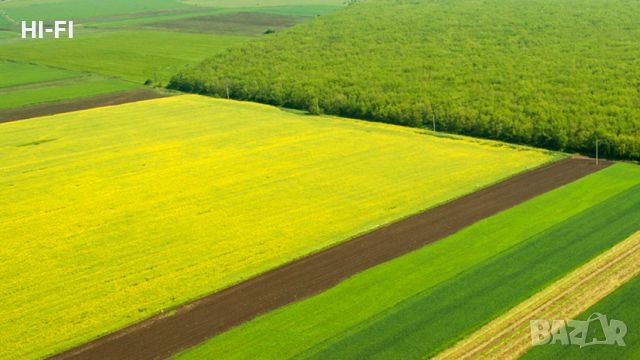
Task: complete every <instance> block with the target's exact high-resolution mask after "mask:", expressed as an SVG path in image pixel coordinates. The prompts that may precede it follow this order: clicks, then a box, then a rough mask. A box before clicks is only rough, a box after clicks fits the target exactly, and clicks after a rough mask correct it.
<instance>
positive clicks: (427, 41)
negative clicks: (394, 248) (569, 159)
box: [169, 0, 640, 160]
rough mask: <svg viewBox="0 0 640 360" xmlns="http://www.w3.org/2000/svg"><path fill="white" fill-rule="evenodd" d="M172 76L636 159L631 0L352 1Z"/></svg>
mask: <svg viewBox="0 0 640 360" xmlns="http://www.w3.org/2000/svg"><path fill="white" fill-rule="evenodd" d="M169 86H170V87H171V88H174V89H179V90H182V91H187V92H195V93H201V94H209V95H213V96H217V97H226V96H227V89H228V91H229V95H230V97H231V98H233V99H240V100H250V101H257V102H262V103H267V104H272V105H277V106H285V107H291V108H297V109H305V110H309V111H311V112H312V113H315V112H318V111H320V112H324V113H327V114H334V115H340V116H346V117H352V118H358V119H366V120H373V121H380V122H388V123H394V124H402V125H408V126H418V127H429V128H430V127H431V126H432V121H433V120H434V119H435V122H436V127H437V130H439V131H445V132H450V133H457V134H465V135H471V136H477V137H483V138H490V139H496V140H503V141H508V142H512V143H518V144H529V145H534V146H539V147H544V148H548V149H553V150H565V151H578V152H583V153H588V154H591V153H594V152H595V141H596V139H598V140H599V143H600V153H601V154H602V155H604V156H607V157H611V158H623V159H635V160H639V159H640V1H638V0H554V1H550V0H475V1H470V0H369V1H365V2H357V3H355V4H353V5H351V6H349V7H347V8H346V9H344V10H339V11H336V12H335V13H332V14H329V15H324V16H320V17H318V18H316V19H314V20H313V21H310V22H308V23H306V24H301V25H298V26H296V27H293V28H291V29H288V30H285V31H283V32H280V33H276V34H270V35H265V36H263V37H262V38H260V39H258V40H256V41H252V42H249V43H246V44H243V45H241V46H238V47H234V48H232V49H230V50H229V51H227V52H226V53H224V54H221V55H220V56H216V57H214V58H211V59H208V60H206V61H204V62H202V63H201V64H199V65H198V66H192V67H187V68H184V69H182V70H181V71H180V72H179V73H178V74H177V75H175V76H174V77H173V79H172V80H171V83H170V85H169Z"/></svg>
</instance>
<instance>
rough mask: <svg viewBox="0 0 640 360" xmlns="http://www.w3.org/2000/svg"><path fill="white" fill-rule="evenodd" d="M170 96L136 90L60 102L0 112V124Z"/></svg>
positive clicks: (153, 91)
mask: <svg viewBox="0 0 640 360" xmlns="http://www.w3.org/2000/svg"><path fill="white" fill-rule="evenodd" d="M166 96H170V95H168V94H163V93H161V92H158V91H155V90H152V89H138V90H129V91H122V92H117V93H111V94H104V95H97V96H91V97H86V98H80V99H72V100H62V101H55V102H48V103H42V104H35V105H28V106H22V107H18V108H12V109H4V110H0V124H2V123H7V122H11V121H17V120H24V119H31V118H34V117H40V116H50V115H56V114H62V113H67V112H72V111H79V110H87V109H93V108H97V107H103V106H111V105H121V104H126V103H131V102H136V101H143V100H151V99H157V98H161V97H166Z"/></svg>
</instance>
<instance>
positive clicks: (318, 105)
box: [316, 98, 320, 115]
mask: <svg viewBox="0 0 640 360" xmlns="http://www.w3.org/2000/svg"><path fill="white" fill-rule="evenodd" d="M316 111H318V115H320V104H319V103H318V98H316Z"/></svg>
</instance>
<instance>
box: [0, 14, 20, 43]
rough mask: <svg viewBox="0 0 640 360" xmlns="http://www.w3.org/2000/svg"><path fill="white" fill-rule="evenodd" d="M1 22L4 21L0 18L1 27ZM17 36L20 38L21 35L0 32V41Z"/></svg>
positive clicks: (0, 24)
mask: <svg viewBox="0 0 640 360" xmlns="http://www.w3.org/2000/svg"><path fill="white" fill-rule="evenodd" d="M2 20H4V19H3V18H1V17H0V26H2V25H3V24H2ZM8 25H9V24H8ZM17 36H22V35H20V34H18V33H15V32H10V31H0V39H5V38H10V37H17Z"/></svg>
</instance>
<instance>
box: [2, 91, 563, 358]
mask: <svg viewBox="0 0 640 360" xmlns="http://www.w3.org/2000/svg"><path fill="white" fill-rule="evenodd" d="M499 145H500V144H495V143H489V142H475V141H474V140H468V141H466V140H451V139H445V138H439V137H433V136H427V135H424V134H420V133H418V132H414V131H407V130H405V129H403V128H397V127H392V126H382V125H370V124H367V123H362V122H354V121H348V120H342V119H337V118H331V117H327V118H317V117H306V116H298V115H294V114H291V113H288V112H283V111H280V110H278V109H276V108H273V107H268V106H263V105H255V104H246V103H238V102H230V101H223V100H214V99H210V98H205V97H199V96H179V97H173V98H167V99H160V100H152V101H146V102H139V103H135V104H128V105H122V106H116V107H108V108H101V109H94V110H88V111H81V112H75V113H69V114H64V115H58V116H51V117H46V118H38V119H33V120H25V121H18V122H13V123H6V124H2V125H0V158H2V159H3V161H2V165H1V166H0V173H1V174H2V176H0V224H3V225H2V226H0V238H2V239H4V241H3V247H2V248H0V258H1V259H2V261H3V267H2V272H1V273H0V281H1V282H2V283H3V287H2V288H1V290H0V293H1V294H2V295H0V297H2V298H4V299H6V301H5V302H3V306H2V307H1V308H0V317H1V318H3V319H4V320H3V321H2V322H1V323H0V334H1V335H0V349H1V350H0V357H11V356H13V357H15V358H21V359H22V358H39V357H42V356H44V355H47V354H51V353H54V352H59V351H61V350H64V349H66V348H69V347H71V346H73V345H77V344H79V343H82V342H85V341H87V340H90V339H92V338H94V337H96V336H98V335H100V334H103V333H105V332H108V331H111V330H115V329H117V328H120V327H122V326H125V325H127V324H130V323H133V322H135V321H138V320H141V319H143V318H147V317H149V316H150V315H153V314H156V313H159V312H160V310H161V309H167V308H168V307H171V306H175V305H177V304H180V303H184V302H186V301H188V300H191V299H194V298H197V297H200V296H202V295H204V294H208V293H211V292H213V291H215V290H218V289H221V288H223V287H226V286H229V285H230V284H233V283H236V282H238V281H241V280H242V279H246V278H248V277H250V276H253V275H256V274H258V273H261V272H263V271H266V270H267V269H270V268H273V267H275V266H278V265H281V264H282V263H284V262H287V261H291V260H293V259H295V258H298V257H301V256H304V255H306V254H309V253H310V252H313V251H315V250H319V249H321V248H324V247H326V246H329V245H332V244H335V243H337V242H340V241H343V240H346V239H348V238H350V237H352V236H355V235H357V234H359V233H362V232H363V231H367V230H370V229H373V228H376V227H379V226H381V225H382V224H385V223H388V222H390V221H393V220H397V219H399V218H402V217H404V216H407V215H409V214H412V213H416V212H418V211H420V210H423V209H425V208H428V207H432V206H434V205H436V204H439V203H442V202H443V201H446V200H448V199H452V198H455V197H459V196H461V195H463V194H466V193H469V192H472V191H474V190H475V189H477V188H478V187H482V186H485V185H487V184H489V183H493V182H495V181H498V180H500V179H503V178H505V177H508V176H510V175H513V174H514V173H516V172H521V171H523V170H525V169H526V168H531V167H533V166H537V165H541V164H542V163H545V162H548V161H552V160H554V159H557V157H556V155H551V154H548V153H546V152H541V151H537V150H530V149H522V148H516V149H514V148H511V147H508V146H499ZM382 194H384V196H382ZM185 229H188V231H187V232H185ZM34 279H38V280H37V281H35V280H34ZM44 323H46V324H47V326H46V327H43V326H41V324H44Z"/></svg>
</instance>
